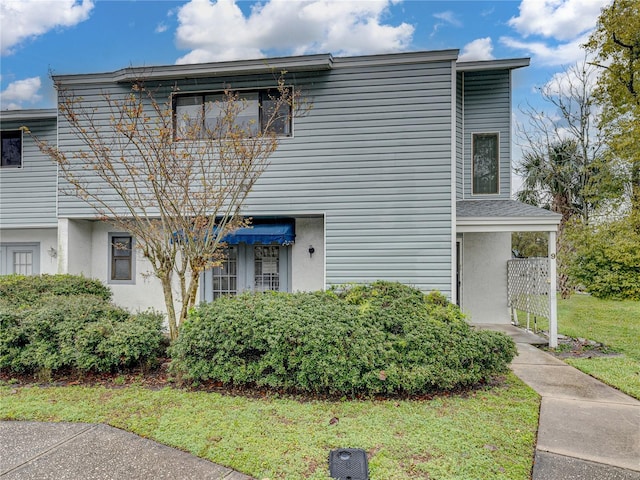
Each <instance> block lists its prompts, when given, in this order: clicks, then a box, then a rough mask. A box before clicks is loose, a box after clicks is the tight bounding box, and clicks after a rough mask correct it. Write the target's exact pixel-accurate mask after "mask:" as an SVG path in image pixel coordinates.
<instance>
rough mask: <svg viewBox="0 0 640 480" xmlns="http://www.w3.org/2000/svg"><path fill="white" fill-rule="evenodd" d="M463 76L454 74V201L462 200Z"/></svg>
mask: <svg viewBox="0 0 640 480" xmlns="http://www.w3.org/2000/svg"><path fill="white" fill-rule="evenodd" d="M463 103H464V75H463V74H462V73H457V74H456V199H458V200H462V199H463V198H464V118H463V115H464V107H463Z"/></svg>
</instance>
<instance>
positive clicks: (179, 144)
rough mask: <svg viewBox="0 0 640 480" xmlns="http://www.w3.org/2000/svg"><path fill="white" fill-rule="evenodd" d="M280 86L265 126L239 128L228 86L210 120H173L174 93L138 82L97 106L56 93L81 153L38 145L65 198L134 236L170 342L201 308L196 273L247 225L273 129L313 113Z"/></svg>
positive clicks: (239, 102) (273, 142) (240, 107)
mask: <svg viewBox="0 0 640 480" xmlns="http://www.w3.org/2000/svg"><path fill="white" fill-rule="evenodd" d="M277 85H278V86H277V89H274V90H275V91H274V94H273V95H272V98H270V101H269V102H268V103H269V108H264V109H263V110H262V112H261V126H260V128H257V126H256V125H255V124H253V123H252V122H248V123H247V122H244V123H243V122H242V121H241V118H240V117H241V115H242V113H243V111H244V110H245V109H246V108H247V104H246V102H245V101H244V100H243V99H242V98H241V97H239V95H238V94H237V92H234V91H233V90H231V89H228V90H226V91H225V93H224V96H223V98H222V99H221V100H219V101H217V102H216V103H215V104H213V103H211V105H209V104H207V105H206V108H210V109H212V110H215V111H218V112H220V114H219V115H218V118H217V119H216V121H213V122H211V121H209V120H210V119H209V118H208V117H207V118H206V120H207V121H205V118H204V116H205V113H204V112H201V113H200V114H197V115H195V114H194V115H193V116H192V117H185V118H179V119H178V118H174V110H173V107H172V103H171V95H170V94H171V93H175V92H174V91H167V89H165V90H164V95H166V97H167V98H168V100H167V101H166V102H161V101H158V100H157V99H156V95H155V93H154V91H152V90H151V89H150V88H147V87H146V86H145V85H144V84H143V83H142V82H135V83H134V84H133V85H132V88H131V91H130V92H129V93H128V94H124V95H121V96H110V95H105V96H104V102H103V104H101V105H100V106H98V107H96V106H95V105H94V104H90V103H89V102H87V101H85V100H84V99H83V98H80V97H76V96H74V95H73V93H72V92H69V91H66V90H65V89H64V88H63V86H58V92H59V93H58V94H59V107H58V108H59V114H60V119H59V122H60V123H61V124H62V126H63V128H64V127H66V128H68V129H69V131H71V132H72V133H73V135H74V136H75V139H76V141H78V142H79V144H80V145H81V146H82V147H81V148H77V147H75V146H74V147H68V148H67V147H65V148H64V149H59V148H58V147H57V146H55V145H50V144H47V143H45V142H41V141H39V140H37V139H36V141H38V144H39V146H40V148H41V150H42V151H43V152H45V153H47V154H48V155H49V156H50V157H51V158H52V159H53V160H54V161H55V162H56V163H57V165H58V167H59V175H60V177H61V179H62V180H63V181H64V182H66V187H62V188H63V193H66V194H69V195H73V196H76V197H78V198H80V199H82V200H84V201H85V202H86V203H87V204H89V205H90V206H91V207H93V209H94V210H95V211H96V214H97V217H98V218H99V219H101V220H103V221H106V222H109V223H111V224H112V225H113V226H114V227H115V228H116V229H118V230H124V231H128V232H130V233H131V234H133V235H134V236H135V239H136V246H137V248H138V249H139V250H140V251H141V252H142V254H143V255H144V257H146V258H147V259H148V260H149V262H150V264H151V268H152V269H153V273H154V274H155V276H156V277H157V278H158V279H159V280H160V282H161V284H162V289H163V293H164V301H165V307H166V310H167V316H168V324H169V331H170V335H171V337H172V338H174V339H175V338H176V337H177V335H178V328H179V326H180V324H181V323H182V322H183V321H184V320H185V319H186V317H187V312H188V311H189V309H190V308H192V307H193V306H194V305H195V303H196V295H197V291H198V284H199V279H200V274H201V273H202V272H203V271H204V270H205V269H208V268H211V267H213V266H216V265H219V263H220V261H221V259H222V256H223V255H222V248H220V247H221V246H222V245H223V244H222V239H223V238H224V236H225V235H226V234H227V233H230V232H232V231H234V230H235V229H237V228H239V227H242V226H245V225H246V224H247V220H246V219H244V218H242V217H241V216H240V209H241V207H242V205H243V204H244V202H245V200H246V199H247V196H248V195H249V192H250V191H251V189H252V187H253V185H254V184H255V182H256V181H257V180H258V178H259V177H260V175H261V174H262V173H263V172H264V170H265V168H266V167H267V164H268V159H269V157H270V155H271V154H273V153H274V151H275V150H276V148H277V147H278V144H279V138H278V136H277V135H276V133H275V129H274V128H273V126H274V125H275V124H276V123H277V122H282V121H290V119H289V115H290V114H291V113H290V112H294V113H297V114H301V113H304V111H305V109H306V108H308V104H306V103H305V102H304V100H303V99H302V98H301V94H300V91H299V90H295V91H294V90H293V89H292V88H290V87H288V86H287V85H286V83H285V79H284V73H283V74H282V75H281V76H280V77H279V78H278V81H277ZM156 88H157V89H158V90H156V91H162V90H161V88H162V87H161V86H158V87H156ZM158 96H159V95H158ZM289 107H291V108H289ZM284 112H286V113H284ZM283 116H284V117H285V118H283ZM104 119H108V120H107V121H105V120H104ZM174 125H175V127H174ZM95 177H97V179H98V180H99V181H97V182H96V181H95ZM98 185H102V186H103V187H99V186H98ZM176 279H177V286H176V285H175V283H174V281H175V280H176Z"/></svg>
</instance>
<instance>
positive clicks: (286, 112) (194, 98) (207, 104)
mask: <svg viewBox="0 0 640 480" xmlns="http://www.w3.org/2000/svg"><path fill="white" fill-rule="evenodd" d="M237 102H238V104H237V106H238V111H237V112H236V113H237V114H236V116H235V122H234V127H237V128H238V129H239V130H240V131H241V133H248V134H249V135H252V136H254V135H257V134H258V133H266V132H267V131H269V132H273V133H275V134H276V135H278V136H285V137H289V136H291V134H292V114H291V105H289V104H288V103H286V102H281V101H280V92H279V91H278V90H277V89H262V90H254V91H242V92H239V93H238V94H237ZM228 107H229V105H228V97H227V96H226V95H225V94H224V93H223V92H207V93H197V94H182V95H175V96H174V100H173V111H174V136H175V138H176V139H178V140H179V139H180V138H187V137H193V136H199V137H204V136H205V135H207V134H213V133H214V132H216V131H217V130H219V127H218V122H220V121H221V119H222V118H224V115H225V112H226V111H227V108H228ZM220 133H221V132H220Z"/></svg>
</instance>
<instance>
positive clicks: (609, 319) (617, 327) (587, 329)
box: [540, 295, 640, 399]
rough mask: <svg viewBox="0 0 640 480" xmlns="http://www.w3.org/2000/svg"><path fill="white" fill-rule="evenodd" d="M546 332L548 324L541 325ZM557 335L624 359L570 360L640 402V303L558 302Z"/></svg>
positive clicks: (575, 299) (587, 299)
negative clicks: (590, 343)
mask: <svg viewBox="0 0 640 480" xmlns="http://www.w3.org/2000/svg"><path fill="white" fill-rule="evenodd" d="M540 326H541V328H547V325H546V323H542V324H540ZM558 332H559V333H561V334H563V335H567V336H570V337H574V338H586V339H589V340H594V341H596V342H600V343H603V344H605V345H606V346H607V347H609V349H611V350H612V351H614V352H618V353H620V354H622V356H612V357H594V358H571V357H570V358H567V359H565V361H566V362H567V363H569V364H570V365H573V366H574V367H576V368H578V369H580V370H582V371H583V372H585V373H588V374H589V375H592V376H593V377H596V378H598V379H600V380H602V381H603V382H605V383H607V384H609V385H611V386H613V387H615V388H617V389H619V390H621V391H623V392H625V393H627V394H628V395H631V396H633V397H635V398H638V399H640V302H635V301H631V300H601V299H598V298H595V297H591V296H589V295H573V296H572V297H571V298H569V299H567V300H558Z"/></svg>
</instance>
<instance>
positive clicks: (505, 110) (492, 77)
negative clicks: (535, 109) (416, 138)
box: [464, 70, 511, 199]
mask: <svg viewBox="0 0 640 480" xmlns="http://www.w3.org/2000/svg"><path fill="white" fill-rule="evenodd" d="M485 132H486V133H491V132H498V133H499V134H500V193H499V195H476V196H474V195H473V194H472V168H471V154H472V148H471V137H472V135H473V134H474V133H485ZM464 191H465V198H485V199H486V198H510V197H511V81H510V71H509V70H488V71H482V72H465V73H464Z"/></svg>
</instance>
